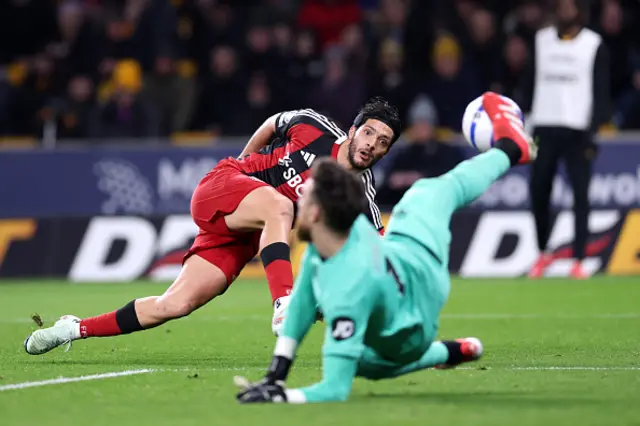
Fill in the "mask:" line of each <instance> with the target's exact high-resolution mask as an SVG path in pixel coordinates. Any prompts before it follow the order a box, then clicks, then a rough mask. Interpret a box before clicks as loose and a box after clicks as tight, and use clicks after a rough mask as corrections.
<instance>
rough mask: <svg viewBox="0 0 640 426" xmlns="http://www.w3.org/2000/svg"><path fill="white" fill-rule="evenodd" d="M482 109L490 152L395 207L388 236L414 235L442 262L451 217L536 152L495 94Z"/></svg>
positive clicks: (413, 191)
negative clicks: (490, 135)
mask: <svg viewBox="0 0 640 426" xmlns="http://www.w3.org/2000/svg"><path fill="white" fill-rule="evenodd" d="M483 106H484V109H485V111H487V114H488V115H489V118H490V119H491V121H492V123H493V129H494V135H495V138H496V139H497V142H496V144H495V148H493V149H490V150H489V151H487V152H485V153H482V154H479V155H477V156H475V157H473V158H471V159H469V160H466V161H464V162H462V163H461V164H459V165H458V166H457V167H455V168H454V169H453V170H451V171H450V172H448V173H446V174H444V175H443V176H440V177H438V178H433V179H421V180H419V181H418V182H416V183H415V184H414V185H413V186H412V187H411V188H410V189H409V190H408V191H407V192H406V193H405V195H404V196H403V197H402V199H401V200H400V202H399V203H398V204H397V205H396V206H395V207H394V209H393V212H392V215H391V220H390V221H389V225H388V227H387V234H388V235H391V236H392V235H393V234H394V233H405V234H406V233H407V232H409V235H414V236H415V235H419V239H421V240H422V239H424V240H428V241H422V242H423V243H424V244H425V245H427V246H429V244H433V245H434V246H429V247H430V248H431V249H433V250H434V251H436V254H438V255H441V260H444V259H445V258H446V253H445V252H447V251H448V250H447V247H445V246H446V245H447V244H448V242H449V239H450V236H449V231H448V228H449V221H450V219H451V215H452V214H453V212H454V211H455V210H457V209H458V208H460V207H462V206H464V205H467V204H469V203H470V202H472V201H473V200H474V199H476V198H477V197H479V196H480V195H481V194H482V193H484V192H485V191H486V190H487V189H488V188H489V186H491V184H492V183H493V182H495V181H496V180H497V179H498V178H499V177H501V176H502V175H503V174H504V173H505V172H506V171H507V170H509V168H510V167H511V166H513V165H515V164H517V163H526V162H529V161H531V160H532V159H533V158H535V155H536V147H535V145H534V144H533V141H532V140H531V138H529V137H528V136H527V135H526V134H525V133H524V130H523V128H522V122H521V121H520V118H519V116H518V115H517V113H516V112H515V111H514V110H513V107H512V106H511V105H510V104H509V103H507V102H505V101H504V100H503V99H502V98H501V97H500V96H498V95H496V94H495V93H486V94H485V95H484V98H483ZM416 238H418V237H416ZM435 245H440V246H442V247H435Z"/></svg>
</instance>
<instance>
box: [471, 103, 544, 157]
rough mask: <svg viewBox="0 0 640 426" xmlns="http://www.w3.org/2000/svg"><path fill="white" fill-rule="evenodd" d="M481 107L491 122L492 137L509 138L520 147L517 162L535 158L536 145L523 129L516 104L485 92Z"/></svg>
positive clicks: (495, 138) (498, 138)
mask: <svg viewBox="0 0 640 426" xmlns="http://www.w3.org/2000/svg"><path fill="white" fill-rule="evenodd" d="M482 107H483V108H484V110H485V111H486V112H487V115H488V116H489V119H490V120H491V123H493V139H494V140H496V141H498V140H500V139H502V138H507V139H511V140H512V141H513V142H515V144H516V145H518V147H519V148H520V151H521V152H522V155H521V156H520V161H518V163H519V164H526V163H529V162H531V161H533V160H535V158H536V156H537V154H538V147H537V146H536V144H535V143H534V142H533V140H532V139H531V137H530V136H529V135H527V134H526V132H525V131H524V125H523V123H522V119H521V118H520V111H519V110H518V109H517V105H515V104H513V103H512V102H510V101H508V100H506V99H505V98H503V97H502V96H500V95H498V94H497V93H493V92H486V93H485V94H484V95H483V98H482Z"/></svg>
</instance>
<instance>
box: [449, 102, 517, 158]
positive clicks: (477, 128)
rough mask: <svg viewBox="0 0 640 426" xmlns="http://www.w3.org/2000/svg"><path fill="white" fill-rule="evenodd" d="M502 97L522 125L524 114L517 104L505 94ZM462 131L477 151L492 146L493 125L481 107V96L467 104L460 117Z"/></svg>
mask: <svg viewBox="0 0 640 426" xmlns="http://www.w3.org/2000/svg"><path fill="white" fill-rule="evenodd" d="M502 97H503V98H504V99H506V100H507V101H509V102H510V103H512V104H513V106H514V107H515V108H516V110H517V111H518V114H519V115H520V119H521V120H522V124H523V125H524V115H523V114H522V110H521V109H520V107H519V106H518V104H517V103H515V102H514V101H513V100H512V99H510V98H508V97H506V96H502ZM462 133H464V137H465V139H466V140H467V142H468V143H469V144H470V145H471V146H472V147H474V148H476V149H477V150H479V151H486V150H488V149H489V148H491V147H492V146H493V144H494V142H495V141H494V139H493V126H492V125H491V120H489V116H488V115H487V113H486V112H485V111H484V108H482V96H480V97H478V98H476V99H474V100H473V101H471V102H470V103H469V105H467V109H466V110H465V111H464V116H463V117H462Z"/></svg>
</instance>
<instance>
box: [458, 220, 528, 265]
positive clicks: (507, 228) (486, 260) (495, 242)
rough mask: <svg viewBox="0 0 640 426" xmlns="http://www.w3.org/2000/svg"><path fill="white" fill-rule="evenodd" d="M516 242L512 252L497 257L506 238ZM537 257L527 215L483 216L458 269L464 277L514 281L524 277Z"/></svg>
mask: <svg viewBox="0 0 640 426" xmlns="http://www.w3.org/2000/svg"><path fill="white" fill-rule="evenodd" d="M507 235H512V236H514V237H516V238H517V241H516V245H515V248H514V249H513V252H511V253H510V254H508V255H507V256H505V257H498V249H499V248H500V244H501V243H502V240H503V238H504V237H505V236H507ZM536 255H537V245H536V235H535V227H534V224H533V219H532V217H531V214H530V213H528V212H486V213H484V214H483V215H482V218H481V219H480V222H479V223H478V226H477V227H476V230H475V232H474V234H473V237H472V238H471V242H470V243H469V249H468V250H467V254H466V255H465V257H464V261H463V262H462V266H461V267H460V275H462V276H463V277H515V276H518V275H522V274H523V273H525V272H526V271H527V270H528V268H529V267H530V266H531V264H532V263H533V261H534V260H535V256H536Z"/></svg>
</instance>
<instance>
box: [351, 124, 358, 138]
mask: <svg viewBox="0 0 640 426" xmlns="http://www.w3.org/2000/svg"><path fill="white" fill-rule="evenodd" d="M356 130H358V129H357V128H356V126H351V128H350V129H349V139H353V137H354V136H355V135H356Z"/></svg>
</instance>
